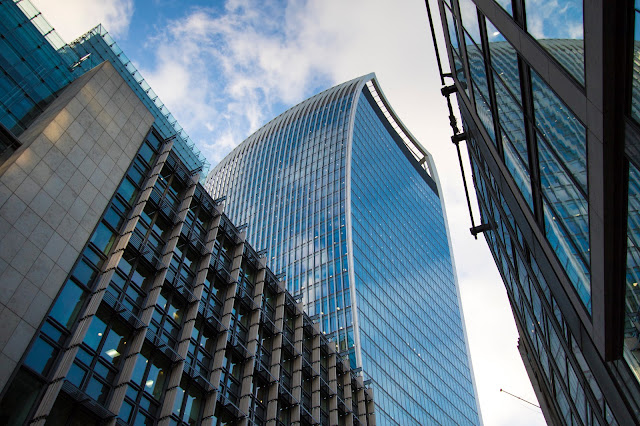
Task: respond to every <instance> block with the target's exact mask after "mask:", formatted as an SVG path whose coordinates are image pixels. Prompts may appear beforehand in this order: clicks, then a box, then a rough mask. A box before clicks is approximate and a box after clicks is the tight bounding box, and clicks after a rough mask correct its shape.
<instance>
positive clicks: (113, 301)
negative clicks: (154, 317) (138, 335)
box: [102, 290, 144, 330]
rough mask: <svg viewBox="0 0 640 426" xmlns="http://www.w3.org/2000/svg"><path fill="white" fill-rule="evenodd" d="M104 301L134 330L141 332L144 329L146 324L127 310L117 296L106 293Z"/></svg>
mask: <svg viewBox="0 0 640 426" xmlns="http://www.w3.org/2000/svg"><path fill="white" fill-rule="evenodd" d="M102 301H103V302H104V303H105V305H107V306H109V307H110V308H111V309H112V310H113V311H114V312H115V313H117V314H118V315H120V317H121V318H122V319H124V320H125V321H126V322H127V323H129V324H130V325H131V326H132V327H133V329H134V330H140V329H141V328H142V327H144V323H143V322H142V321H140V319H139V318H138V317H137V316H135V315H134V314H133V313H132V312H131V311H130V310H129V309H127V308H126V307H125V306H124V305H123V304H122V303H121V302H120V301H118V299H117V298H116V296H115V295H114V294H113V293H111V292H110V291H109V290H107V291H105V293H104V296H103V297H102Z"/></svg>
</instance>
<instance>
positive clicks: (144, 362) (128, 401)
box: [118, 344, 170, 426]
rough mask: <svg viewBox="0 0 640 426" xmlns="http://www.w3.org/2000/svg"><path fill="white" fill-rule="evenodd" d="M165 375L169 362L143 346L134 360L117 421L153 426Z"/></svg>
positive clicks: (167, 372)
mask: <svg viewBox="0 0 640 426" xmlns="http://www.w3.org/2000/svg"><path fill="white" fill-rule="evenodd" d="M169 372H170V363H169V361H168V360H167V359H166V358H164V356H162V355H159V354H157V353H155V352H153V351H152V349H151V347H150V346H149V345H147V344H145V345H144V346H143V347H142V351H141V352H140V354H139V355H138V357H137V359H136V365H135V366H134V368H133V373H132V375H131V381H130V382H129V387H128V389H127V393H126V396H125V399H124V402H123V404H122V408H121V409H120V413H119V414H118V417H120V418H121V419H123V420H124V421H125V422H127V423H129V424H136V425H149V426H151V425H153V424H155V420H156V416H157V414H158V408H159V405H160V401H161V400H162V395H163V392H164V390H165V384H166V380H167V378H168V376H169Z"/></svg>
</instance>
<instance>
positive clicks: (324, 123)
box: [206, 82, 356, 366]
mask: <svg viewBox="0 0 640 426" xmlns="http://www.w3.org/2000/svg"><path fill="white" fill-rule="evenodd" d="M355 85H356V83H354V82H348V83H345V84H343V85H340V86H337V87H335V88H333V89H331V90H330V91H327V92H323V93H321V94H320V95H317V96H315V97H313V98H311V99H309V100H307V101H305V102H303V103H302V104H300V105H298V106H297V107H295V108H294V109H292V110H290V111H288V112H286V113H284V114H283V115H282V116H280V117H279V118H278V119H276V120H273V121H272V122H271V123H269V124H268V125H267V126H265V127H264V128H263V129H261V130H260V131H258V132H257V133H256V134H255V135H253V136H251V137H250V138H249V139H248V140H247V141H245V142H244V143H243V144H242V145H241V146H240V147H238V148H237V149H236V151H234V152H233V153H232V154H231V155H230V156H229V157H227V158H226V159H225V160H223V162H222V163H221V164H219V165H218V166H217V167H216V168H215V169H214V170H213V171H212V173H211V174H210V176H209V178H208V180H207V185H206V187H207V189H208V190H209V192H210V193H211V194H212V196H213V197H214V198H215V197H219V196H223V195H224V196H226V197H227V201H228V205H229V208H228V211H226V213H227V214H228V215H229V217H230V218H231V219H232V220H233V221H234V222H236V223H249V227H248V230H247V233H248V234H247V239H248V241H250V242H251V243H252V244H253V245H255V246H258V247H267V248H268V250H269V254H268V260H269V261H268V263H269V266H270V267H271V268H272V269H273V270H275V271H284V272H285V273H286V282H287V287H288V290H289V291H291V292H292V293H293V294H300V293H301V294H302V296H303V303H304V306H305V311H306V312H307V313H308V314H309V315H311V316H314V315H318V318H319V324H320V327H321V329H322V330H323V331H324V332H326V333H333V334H332V336H334V337H335V340H336V341H337V342H338V344H339V345H340V346H339V347H340V350H346V351H349V350H350V348H351V346H352V345H348V344H347V342H348V341H351V342H353V329H352V326H351V318H350V306H351V301H350V296H349V290H348V289H349V279H348V266H347V244H346V228H345V226H346V222H345V197H346V193H345V190H346V187H345V173H346V168H345V167H346V166H345V157H346V144H347V130H348V120H347V119H348V116H349V111H350V108H351V103H352V98H353V96H354V93H353V89H354V87H355ZM347 317H348V318H349V321H347V320H346V319H347ZM351 356H352V358H353V365H354V366H355V354H354V352H353V350H352V349H351Z"/></svg>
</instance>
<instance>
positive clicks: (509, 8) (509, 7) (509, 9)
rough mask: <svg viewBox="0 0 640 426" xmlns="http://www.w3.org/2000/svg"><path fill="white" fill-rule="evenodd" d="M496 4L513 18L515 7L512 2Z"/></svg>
mask: <svg viewBox="0 0 640 426" xmlns="http://www.w3.org/2000/svg"><path fill="white" fill-rule="evenodd" d="M496 3H498V4H499V5H500V6H502V8H503V9H504V10H506V11H507V13H508V14H509V15H511V16H513V6H512V5H511V0H496Z"/></svg>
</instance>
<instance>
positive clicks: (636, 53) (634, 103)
mask: <svg viewBox="0 0 640 426" xmlns="http://www.w3.org/2000/svg"><path fill="white" fill-rule="evenodd" d="M634 19H635V27H634V31H633V53H632V58H631V62H632V65H631V66H632V75H631V116H632V117H633V118H634V119H635V120H636V121H637V122H640V2H639V1H638V0H636V2H635V8H634Z"/></svg>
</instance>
